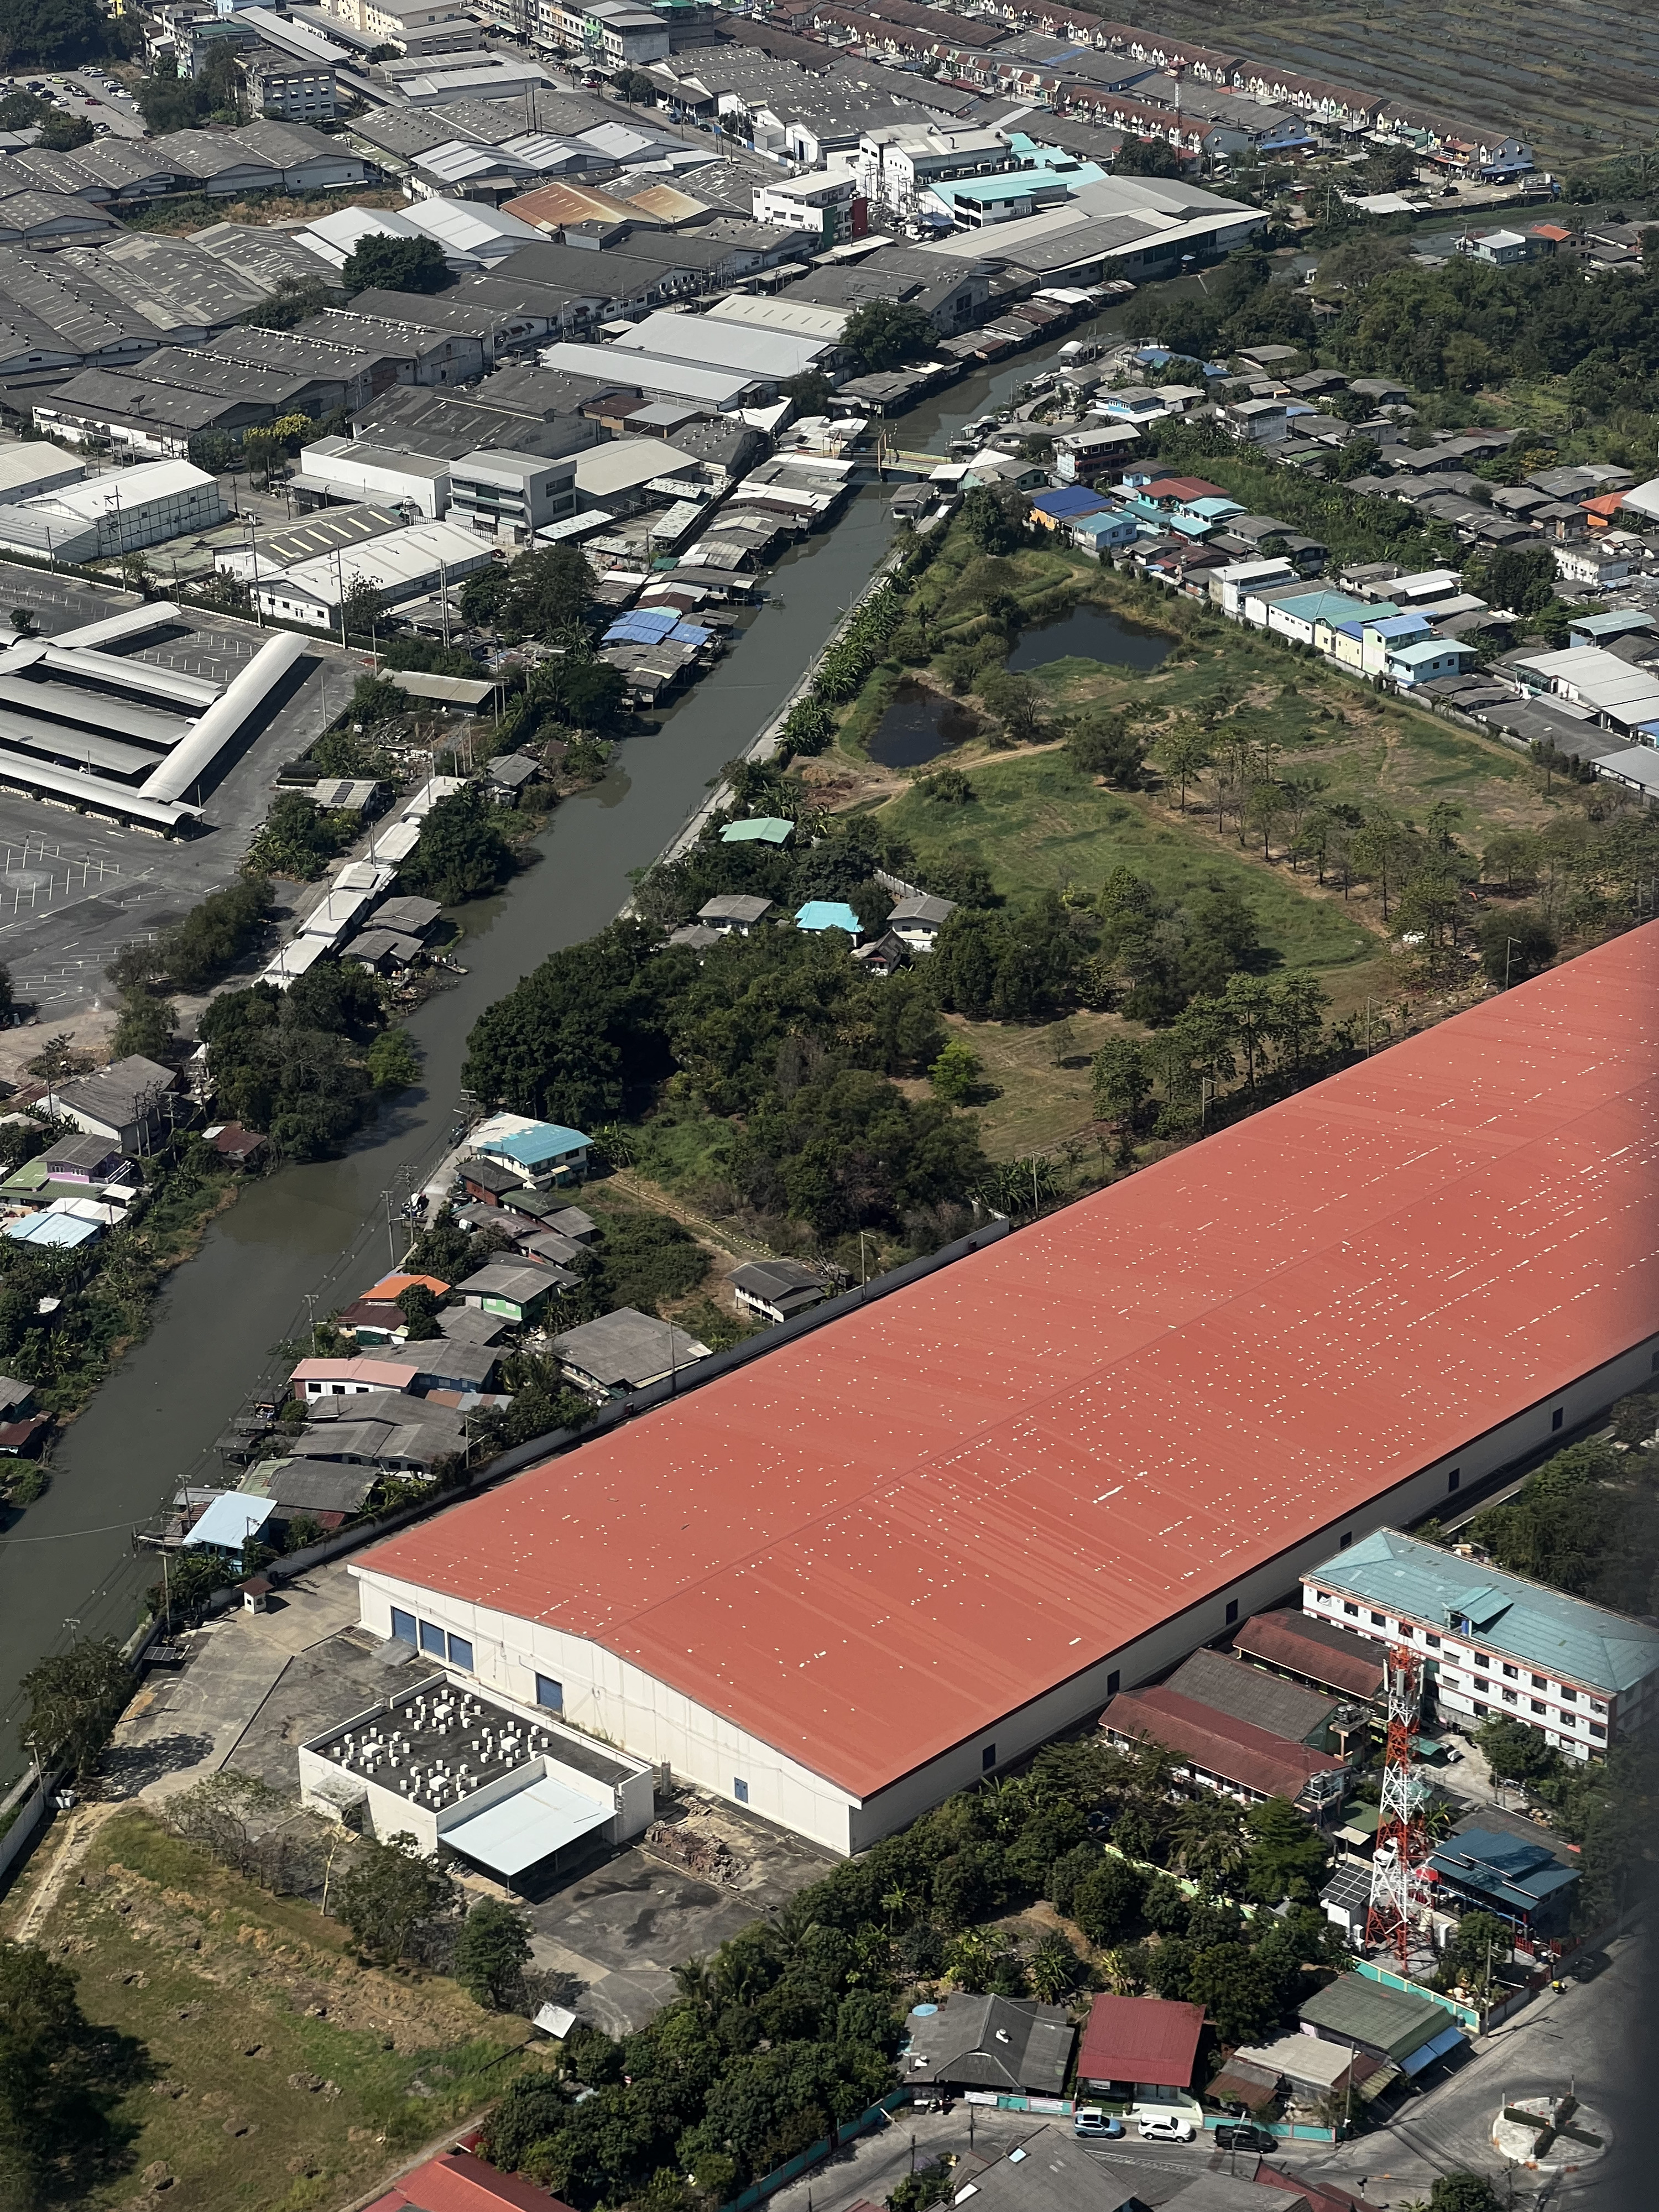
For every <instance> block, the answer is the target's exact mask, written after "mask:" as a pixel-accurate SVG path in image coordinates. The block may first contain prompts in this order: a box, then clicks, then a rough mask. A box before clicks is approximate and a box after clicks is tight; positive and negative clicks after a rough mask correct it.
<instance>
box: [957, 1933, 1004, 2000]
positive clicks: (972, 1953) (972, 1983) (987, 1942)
mask: <svg viewBox="0 0 1659 2212" xmlns="http://www.w3.org/2000/svg"><path fill="white" fill-rule="evenodd" d="M1007 1950H1008V1939H1007V1937H1006V1936H1005V1935H1004V1934H1003V1933H1002V1931H1001V1929H999V1928H969V1929H965V1930H964V1931H963V1934H962V1935H960V1936H957V1940H956V1942H954V1943H953V1944H952V1945H951V1948H950V1949H949V1950H948V1951H947V1952H946V1953H945V1972H946V1973H947V1974H949V1976H950V1977H951V1980H952V1981H953V1982H954V1983H955V1984H956V1985H957V1988H958V1989H961V1990H969V1991H970V1992H972V1993H975V1994H977V1993H978V1992H979V1991H981V1990H983V1989H984V1987H985V1984H986V1983H987V1981H988V1980H989V1979H990V1978H991V1976H992V1975H993V1974H994V1972H996V1969H997V1968H998V1967H999V1966H1000V1965H1001V1964H1002V1961H1003V1960H1004V1959H1005V1957H1006V1955H1007Z"/></svg>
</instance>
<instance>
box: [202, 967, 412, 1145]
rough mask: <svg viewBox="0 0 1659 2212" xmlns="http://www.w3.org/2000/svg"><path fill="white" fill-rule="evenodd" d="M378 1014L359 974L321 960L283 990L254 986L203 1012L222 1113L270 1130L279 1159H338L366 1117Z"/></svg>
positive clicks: (376, 996)
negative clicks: (346, 1142)
mask: <svg viewBox="0 0 1659 2212" xmlns="http://www.w3.org/2000/svg"><path fill="white" fill-rule="evenodd" d="M385 1020H386V1014H385V1008H384V1006H383V1004H382V1001H381V997H380V990H379V988H378V987H377V985H376V984H375V981H374V977H373V976H371V975H369V974H368V971H367V970H366V969H362V968H356V967H349V966H346V965H343V964H342V963H337V962H332V961H330V962H319V964H318V965H317V966H316V967H314V968H312V969H309V970H308V971H307V973H306V974H305V975H301V976H297V977H296V978H295V981H294V982H293V983H292V984H291V985H290V986H289V988H288V989H287V990H286V991H278V990H277V989H276V987H274V986H273V985H271V984H270V983H264V982H260V983H255V984H254V985H252V987H251V988H250V989H248V990H246V991H228V992H225V993H224V994H222V995H221V996H220V997H218V998H216V999H215V1000H213V1001H212V1002H211V1003H210V1006H208V1007H207V1009H206V1011H205V1012H204V1014H203V1017H202V1020H201V1024H200V1036H201V1038H202V1042H204V1044H205V1045H206V1046H207V1048H208V1066H209V1070H210V1073H211V1075H212V1078H213V1084H214V1088H215V1090H216V1092H217V1095H218V1097H219V1101H220V1103H221V1106H222V1109H224V1110H225V1111H226V1112H227V1113H228V1114H230V1115H234V1118H235V1119H236V1120H237V1121H240V1122H241V1123H242V1124H243V1126H244V1127H246V1128H249V1129H258V1130H263V1131H265V1132H267V1133H269V1135H270V1141H271V1146H272V1148H273V1150H274V1151H275V1152H277V1153H278V1154H279V1155H280V1156H281V1157H282V1158H285V1159H290V1160H314V1159H321V1158H326V1157H327V1156H329V1155H330V1154H331V1153H333V1152H337V1150H338V1149H339V1147H340V1146H342V1145H343V1144H344V1142H345V1140H346V1139H347V1138H349V1136H350V1135H351V1134H352V1133H353V1132H354V1131H355V1130H356V1128H357V1127H359V1126H360V1125H361V1123H362V1120H363V1117H364V1115H366V1113H367V1112H368V1110H369V1106H370V1102H371V1097H372V1091H371V1084H372V1076H371V1073H370V1067H369V1064H368V1063H369V1055H370V1053H371V1050H372V1048H373V1047H374V1043H375V1041H376V1039H377V1038H378V1037H379V1036H380V1033H381V1031H382V1030H383V1028H384V1026H385Z"/></svg>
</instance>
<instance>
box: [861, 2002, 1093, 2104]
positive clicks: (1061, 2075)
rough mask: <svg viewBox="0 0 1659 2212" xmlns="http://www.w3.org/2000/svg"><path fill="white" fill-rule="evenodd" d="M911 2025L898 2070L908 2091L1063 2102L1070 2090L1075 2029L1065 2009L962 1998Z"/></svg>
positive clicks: (923, 2014) (922, 2013)
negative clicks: (980, 2092) (1024, 2095)
mask: <svg viewBox="0 0 1659 2212" xmlns="http://www.w3.org/2000/svg"><path fill="white" fill-rule="evenodd" d="M905 2027H906V2030H907V2032H908V2037H909V2040H908V2044H907V2045H906V2046H905V2048H904V2049H903V2050H902V2051H901V2052H900V2054H899V2061H898V2066H899V2079H900V2080H901V2081H903V2082H904V2083H905V2084H906V2085H907V2086H908V2087H934V2086H939V2087H948V2088H953V2089H996V2090H1000V2091H1003V2092H1006V2093H1018V2092H1019V2091H1021V2090H1024V2091H1027V2092H1032V2093H1036V2094H1037V2095H1040V2096H1048V2097H1057V2096H1058V2095H1059V2094H1060V2091H1061V2090H1062V2089H1063V2088H1064V2087H1065V2086H1066V2068H1067V2066H1068V2065H1069V2064H1070V2063H1071V2057H1072V2036H1073V2030H1072V2023H1071V2021H1070V2020H1069V2019H1068V2018H1067V2016H1066V2008H1065V2007H1064V2006H1063V2005H1045V2004H1036V2003H1034V2002H1031V2001H1030V1999H1029V1998H1025V1997H1000V1996H963V1995H962V1994H961V1993H957V1995H956V1996H948V1997H946V1998H945V2001H944V2002H943V2003H942V2004H940V2005H939V2006H938V2007H937V2008H933V2009H931V2010H927V2011H918V2012H913V2013H912V2014H911V2015H910V2016H909V2018H908V2020H907V2021H906V2022H905Z"/></svg>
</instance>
